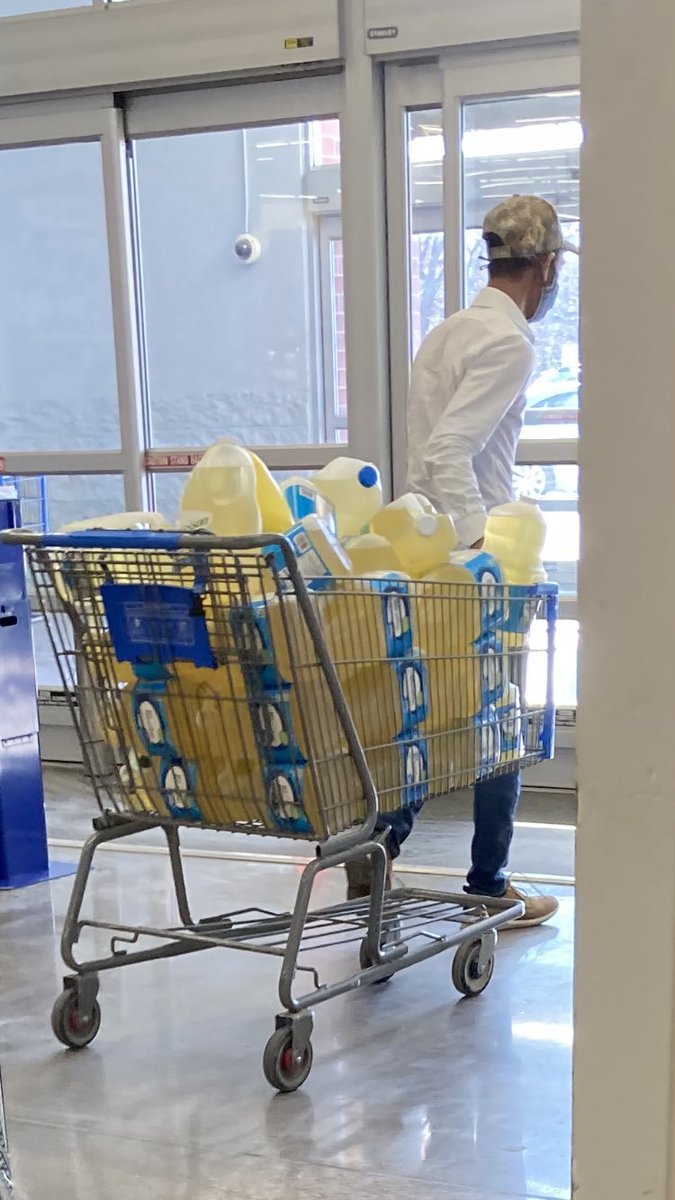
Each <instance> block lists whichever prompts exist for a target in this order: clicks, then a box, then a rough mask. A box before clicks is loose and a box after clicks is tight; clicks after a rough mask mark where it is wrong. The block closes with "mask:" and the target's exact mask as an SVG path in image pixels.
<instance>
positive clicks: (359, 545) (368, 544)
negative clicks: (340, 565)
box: [345, 533, 401, 576]
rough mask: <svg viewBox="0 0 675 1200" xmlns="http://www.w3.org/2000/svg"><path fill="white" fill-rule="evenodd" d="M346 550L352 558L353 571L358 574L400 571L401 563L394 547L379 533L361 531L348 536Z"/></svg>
mask: <svg viewBox="0 0 675 1200" xmlns="http://www.w3.org/2000/svg"><path fill="white" fill-rule="evenodd" d="M345 550H346V551H347V553H348V555H349V557H350V558H351V560H352V572H353V574H354V575H356V576H364V575H369V574H370V573H371V572H372V571H400V569H401V564H400V562H399V560H398V558H397V556H396V552H395V550H394V547H393V546H392V545H391V543H390V542H388V541H387V539H386V538H383V537H379V535H378V534H377V533H361V534H359V536H358V537H355V538H347V540H346V542H345Z"/></svg>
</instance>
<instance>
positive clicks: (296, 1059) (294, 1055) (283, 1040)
mask: <svg viewBox="0 0 675 1200" xmlns="http://www.w3.org/2000/svg"><path fill="white" fill-rule="evenodd" d="M282 1021H283V1022H284V1023H283V1024H281V1023H280V1024H278V1025H277V1028H276V1029H275V1031H274V1033H273V1034H272V1036H271V1038H270V1040H269V1042H268V1043H267V1045H266V1046H265V1053H264V1054H263V1071H264V1072H265V1079H266V1080H267V1082H268V1083H269V1084H270V1085H271V1086H272V1087H273V1088H274V1089H275V1090H276V1091H277V1092H297V1090H298V1088H301V1087H302V1085H303V1083H304V1082H305V1080H306V1079H307V1077H308V1075H309V1073H310V1071H311V1069H312V1062H313V1061H314V1051H313V1049H312V1043H311V1041H310V1035H311V1033H312V1025H313V1022H312V1020H311V1017H310V1018H309V1020H307V1019H306V1018H304V1019H303V1017H300V1018H297V1019H296V1020H293V1019H292V1018H291V1019H286V1018H281V1017H280V1018H279V1022H282Z"/></svg>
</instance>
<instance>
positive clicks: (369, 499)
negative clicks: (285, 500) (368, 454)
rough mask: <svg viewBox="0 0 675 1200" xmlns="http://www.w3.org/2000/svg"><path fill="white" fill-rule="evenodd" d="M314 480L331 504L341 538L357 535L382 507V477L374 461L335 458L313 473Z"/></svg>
mask: <svg viewBox="0 0 675 1200" xmlns="http://www.w3.org/2000/svg"><path fill="white" fill-rule="evenodd" d="M313 482H314V484H315V485H316V487H317V488H318V489H319V491H320V492H321V494H322V495H323V496H325V497H326V499H327V500H330V501H331V503H332V504H333V506H334V508H335V516H336V520H337V531H338V535H339V536H340V537H341V538H346V537H356V535H357V534H359V533H361V532H362V530H363V529H365V528H367V526H368V523H369V521H371V520H372V518H373V517H374V516H375V513H376V512H377V511H378V509H380V508H381V507H382V481H381V479H380V472H379V471H378V469H377V467H376V466H374V465H373V463H367V462H363V461H362V460H361V459H359V458H344V457H340V458H334V459H333V461H332V462H329V463H328V464H327V466H325V467H323V468H322V469H321V470H320V471H316V472H315V473H314V476H313ZM376 532H377V531H376Z"/></svg>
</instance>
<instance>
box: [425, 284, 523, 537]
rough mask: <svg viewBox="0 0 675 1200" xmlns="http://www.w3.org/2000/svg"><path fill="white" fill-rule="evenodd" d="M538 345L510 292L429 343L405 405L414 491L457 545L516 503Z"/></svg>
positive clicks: (485, 297) (448, 324)
mask: <svg viewBox="0 0 675 1200" xmlns="http://www.w3.org/2000/svg"><path fill="white" fill-rule="evenodd" d="M533 367H534V337H533V334H532V331H531V329H530V326H529V325H528V323H527V321H526V320H525V317H524V316H523V314H522V312H521V311H520V309H519V308H518V306H517V304H514V302H513V300H511V298H510V297H509V296H507V295H506V293H505V292H502V291H500V290H499V289H498V288H494V287H486V288H483V290H482V292H480V293H479V295H478V296H477V297H476V299H475V300H474V302H473V304H472V305H471V306H470V308H466V309H463V310H462V311H461V312H458V313H455V314H454V316H452V317H449V318H448V319H447V320H446V321H443V323H442V324H441V325H438V326H437V327H436V329H434V330H432V332H431V333H430V334H429V335H428V337H426V338H425V340H424V342H423V343H422V346H421V347H420V350H419V353H418V355H417V357H416V359H415V362H414V363H413V368H412V375H411V379H410V394H409V398H408V488H409V490H410V491H412V492H421V493H422V494H423V495H425V496H427V497H428V498H429V500H431V501H432V503H433V504H434V505H435V507H436V508H437V509H438V511H439V512H446V513H450V515H451V516H452V517H453V519H454V522H455V525H456V527H457V533H458V534H459V538H460V541H461V542H462V543H463V544H464V545H465V546H471V545H473V543H474V542H477V541H478V540H479V539H480V538H482V536H483V533H484V530H485V518H486V514H487V511H488V510H489V509H490V508H494V507H495V506H496V505H498V504H505V503H506V502H507V501H509V500H511V499H512V498H513V467H514V463H515V460H516V447H517V444H518V438H519V436H520V432H521V429H522V426H523V416H524V410H525V388H526V387H527V384H528V381H529V378H530V375H531V374H532V369H533Z"/></svg>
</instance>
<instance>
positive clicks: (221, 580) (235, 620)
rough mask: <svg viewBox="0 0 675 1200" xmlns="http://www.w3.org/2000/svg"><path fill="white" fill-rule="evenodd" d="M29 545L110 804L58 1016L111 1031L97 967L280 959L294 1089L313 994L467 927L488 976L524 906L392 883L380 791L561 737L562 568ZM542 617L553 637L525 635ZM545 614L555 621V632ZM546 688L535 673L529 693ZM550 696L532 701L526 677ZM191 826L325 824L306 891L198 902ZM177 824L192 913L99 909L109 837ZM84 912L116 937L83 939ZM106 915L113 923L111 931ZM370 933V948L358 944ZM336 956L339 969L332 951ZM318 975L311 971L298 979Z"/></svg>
mask: <svg viewBox="0 0 675 1200" xmlns="http://www.w3.org/2000/svg"><path fill="white" fill-rule="evenodd" d="M4 536H5V537H6V538H7V539H8V540H11V541H19V542H21V543H22V544H24V545H25V546H26V549H27V554H28V558H29V562H30V566H31V569H32V572H33V576H34V579H35V584H36V590H37V594H38V597H39V600H40V604H41V605H42V606H43V610H44V611H45V612H49V613H54V612H56V616H55V618H54V619H53V620H52V622H50V624H49V630H50V636H51V637H52V642H53V649H54V654H55V656H56V659H57V661H58V663H59V666H60V670H61V673H62V676H63V683H64V687H65V689H66V693H67V695H68V696H70V697H73V696H74V695H75V689H76V687H77V698H78V699H77V702H75V701H74V700H72V701H71V703H72V712H73V717H74V720H75V723H76V726H77V728H78V731H79V736H80V740H81V744H82V750H83V754H84V758H85V762H86V764H87V766H88V768H89V771H90V773H91V776H92V779H93V783H94V788H95V792H96V797H97V800H98V805H99V809H100V813H99V815H98V816H97V818H96V819H95V821H94V833H93V835H92V836H91V837H90V838H89V840H88V841H87V842H86V844H85V846H84V847H83V850H82V853H81V858H80V863H79V868H78V872H77V876H76V879H75V883H74V887H73V893H72V897H71V900H70V904H69V908H68V911H67V915H66V918H65V924H64V928H63V934H62V954H63V958H64V961H65V963H66V964H67V966H68V967H69V968H70V970H71V971H72V972H73V974H71V975H69V976H68V977H67V978H66V979H65V981H64V991H63V993H62V995H61V996H60V997H59V999H58V1000H57V1002H56V1004H55V1007H54V1010H53V1014H52V1023H53V1029H54V1032H55V1034H56V1036H57V1038H59V1039H60V1041H61V1042H63V1043H64V1044H65V1045H66V1046H69V1047H72V1048H74V1049H79V1048H81V1047H84V1046H86V1045H88V1044H89V1043H90V1042H91V1041H92V1040H93V1038H94V1037H95V1036H96V1034H97V1033H98V1030H99V1026H100V1020H101V1014H100V1009H99V1005H98V1000H97V993H98V990H99V974H100V973H101V972H102V971H108V970H111V969H112V968H116V967H121V966H126V965H129V964H131V963H140V962H150V961H154V960H155V959H160V958H171V957H175V956H178V955H183V954H190V953H194V952H196V951H198V950H204V949H207V948H210V947H218V946H220V947H227V948H229V949H239V950H246V951H255V952H258V953H261V954H265V955H269V956H274V957H277V958H278V959H279V960H280V962H281V972H280V981H279V995H280V999H281V1006H282V1012H281V1013H280V1015H279V1016H278V1017H277V1020H276V1029H275V1032H274V1033H273V1035H272V1037H271V1038H270V1040H269V1042H268V1043H267V1047H266V1049H265V1054H264V1061H263V1065H264V1071H265V1074H266V1076H267V1079H268V1080H269V1082H270V1083H271V1084H272V1085H273V1086H274V1087H275V1088H277V1089H278V1090H280V1091H293V1090H295V1089H296V1088H298V1087H299V1086H300V1085H301V1084H302V1083H304V1081H305V1079H306V1078H307V1076H308V1074H309V1071H310V1069H311V1066H312V1045H311V1034H312V1028H313V1016H312V1008H313V1006H315V1005H316V1004H318V1003H320V1002H322V1001H325V1000H329V999H331V998H333V997H335V996H339V995H342V994H343V993H346V992H349V991H351V990H353V989H356V988H358V987H360V986H362V985H364V984H377V983H382V982H383V981H385V980H388V979H390V978H391V977H392V976H393V975H394V974H396V973H397V972H398V971H400V970H402V969H404V968H405V967H409V966H412V965H413V964H415V963H418V962H422V961H423V960H425V959H427V958H430V957H432V956H433V955H436V954H439V953H441V952H442V951H445V950H449V949H452V948H454V949H455V950H456V953H455V957H454V964H453V971H452V978H453V983H454V984H455V986H456V988H457V989H458V990H459V991H460V992H461V993H463V994H464V995H466V996H476V995H478V994H479V993H481V992H482V991H483V990H484V989H485V987H486V986H487V984H488V983H489V981H490V978H491V976H492V971H493V967H494V953H495V946H496V941H497V930H498V928H499V927H500V926H503V925H505V924H507V923H508V922H510V921H512V920H513V919H515V918H517V917H519V916H520V915H521V914H522V912H523V906H522V904H520V903H514V902H513V901H511V900H508V899H504V900H501V901H494V900H490V901H489V904H490V911H489V913H488V910H487V908H486V907H485V904H486V903H487V901H484V900H482V899H481V898H480V897H476V896H467V895H455V894H447V893H444V892H435V891H428V890H427V889H423V888H399V887H397V888H395V890H393V891H390V892H385V878H386V854H385V850H384V847H383V845H382V842H381V840H378V839H377V838H376V836H375V827H376V820H377V817H378V811H379V812H382V813H385V814H386V813H388V812H393V811H394V810H396V809H399V808H400V807H401V806H405V807H410V808H412V809H413V810H418V809H419V808H421V806H422V804H423V803H424V801H425V799H426V798H427V797H429V796H432V795H439V794H444V793H446V792H449V791H452V790H453V789H456V788H458V787H462V786H465V785H468V784H471V783H473V782H475V780H476V779H477V778H484V777H487V776H490V775H494V774H498V773H499V772H506V771H513V770H514V769H515V768H517V767H520V766H528V765H530V764H532V763H534V762H538V761H540V760H542V759H544V758H548V757H551V756H552V754H553V732H554V710H553V691H552V664H553V645H554V632H555V621H556V614H557V595H556V589H555V588H553V587H536V588H535V587H533V588H511V589H509V588H505V587H500V586H497V585H496V584H494V585H492V586H489V585H484V586H482V587H478V586H472V585H442V584H434V583H428V584H422V583H412V582H410V581H407V580H406V579H405V578H403V577H380V578H377V579H373V580H367V579H366V580H354V579H345V580H335V581H332V580H331V581H327V580H325V579H324V580H315V581H312V582H310V583H309V584H308V583H307V582H306V581H305V580H304V579H303V578H302V576H301V575H300V573H299V570H298V566H297V561H296V559H295V558H294V555H293V553H292V550H291V547H290V545H289V543H288V542H287V541H286V539H285V538H283V537H278V536H265V537H260V538H253V537H240V538H236V539H235V538H232V539H228V540H220V539H218V540H217V539H215V538H213V537H210V536H205V535H185V534H180V535H179V534H162V533H147V532H134V533H128V534H124V533H123V534H120V533H101V532H89V533H80V534H72V535H49V536H39V535H33V534H27V533H25V532H23V531H16V532H13V533H8V534H6V535H4ZM535 621H537V626H536V628H537V629H538V631H539V642H538V643H537V644H539V645H540V647H541V648H540V649H538V650H537V649H533V648H531V647H530V648H528V643H529V640H530V639H529V631H530V629H531V627H532V625H533V622H535ZM542 634H543V636H542ZM528 688H529V691H528ZM533 691H534V692H536V693H537V694H536V695H535V697H534V700H533V701H531V702H530V703H528V702H527V701H526V697H527V696H531V695H532V694H533ZM186 826H193V827H199V828H208V829H216V830H227V831H230V832H235V833H245V834H257V835H263V836H268V837H275V838H293V839H301V840H304V841H309V842H314V843H317V844H318V849H317V852H316V856H315V857H314V858H313V860H312V861H310V863H309V865H307V866H306V867H305V869H304V871H303V873H302V876H301V879H300V882H299V886H298V890H297V896H296V899H295V904H294V907H293V910H292V912H280V913H270V912H269V911H266V910H263V909H261V908H247V909H243V910H240V911H237V912H229V913H224V914H222V913H221V914H219V915H217V916H214V917H209V918H207V919H203V920H195V919H193V916H192V913H191V909H190V904H189V901H188V895H187V890H186V885H185V879H184V875H183V868H182V862H181V849H180V842H179V832H180V829H181V827H186ZM154 828H160V829H161V830H162V831H163V833H164V835H165V837H166V841H167V845H168V852H169V860H170V864H171V870H172V875H173V883H174V886H175V894H176V901H177V910H178V913H179V916H180V925H179V926H178V927H176V928H160V927H156V926H152V925H147V924H137V925H127V924H120V923H114V922H109V921H101V920H92V919H88V918H85V917H83V916H82V915H81V914H82V907H83V901H84V897H85V891H86V887H87V883H88V879H89V873H90V871H91V867H92V860H93V858H94V855H95V852H96V850H97V849H98V848H99V847H100V846H101V845H103V844H106V843H110V842H112V841H118V840H119V839H121V838H128V837H133V836H135V835H139V834H144V833H146V832H147V831H148V830H150V829H154ZM357 860H360V861H361V862H363V860H367V861H368V863H369V865H370V870H371V881H372V887H371V895H370V897H369V898H367V899H363V900H358V901H353V902H345V903H341V904H334V905H331V906H330V907H320V908H311V907H310V904H311V900H312V893H313V889H314V885H315V883H316V881H317V878H318V877H319V875H320V874H321V873H322V872H324V871H326V870H328V869H329V868H332V867H337V866H341V865H345V864H347V863H353V862H355V861H357ZM86 930H93V931H101V930H103V931H106V932H107V933H109V934H110V935H111V943H110V953H109V954H105V955H104V956H102V957H90V958H76V956H75V948H76V946H78V943H79V942H80V940H81V938H82V935H83V934H84V932H85V931H86ZM93 936H96V935H93ZM336 946H341V947H345V946H346V947H347V948H348V949H349V948H352V949H355V951H356V956H357V963H353V962H349V963H348V964H347V965H346V969H345V961H344V960H345V958H346V954H347V951H346V950H344V949H342V950H341V951H340V954H339V955H336V954H335V953H333V954H330V953H328V951H330V950H331V949H333V948H335V947H336ZM336 959H337V960H338V962H339V964H340V965H341V972H340V977H339V978H338V979H337V980H335V979H331V980H330V981H328V982H326V980H325V971H326V969H329V970H331V969H332V970H334V969H335V965H336ZM300 980H308V981H309V982H308V984H307V988H303V987H301V986H299V981H300Z"/></svg>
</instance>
